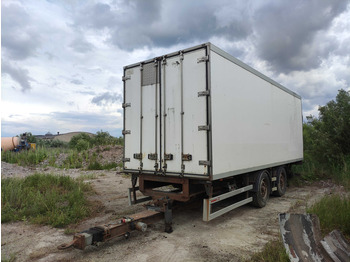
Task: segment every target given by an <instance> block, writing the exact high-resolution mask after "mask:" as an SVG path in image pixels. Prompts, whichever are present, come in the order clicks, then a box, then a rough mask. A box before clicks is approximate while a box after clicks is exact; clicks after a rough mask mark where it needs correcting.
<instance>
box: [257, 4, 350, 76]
mask: <svg viewBox="0 0 350 262" xmlns="http://www.w3.org/2000/svg"><path fill="white" fill-rule="evenodd" d="M347 3H348V2H347V1H344V0H334V1H317V0H311V1H277V2H272V3H270V4H266V5H264V6H262V7H261V8H260V9H258V10H257V11H256V12H255V15H254V25H255V33H256V49H257V53H258V55H259V57H260V58H262V59H264V60H266V61H268V62H269V63H270V64H271V66H272V67H273V69H274V70H275V71H277V72H278V71H279V72H281V71H282V72H286V71H293V70H308V69H311V68H315V67H317V66H319V65H320V63H321V59H320V57H323V58H326V57H328V55H329V54H330V52H331V51H332V50H335V49H337V44H338V43H337V42H335V41H333V39H332V38H325V37H323V34H324V30H326V29H327V28H329V27H330V26H331V23H332V21H333V19H334V18H335V17H336V16H338V15H339V14H340V13H342V12H344V11H345V10H346V5H347Z"/></svg>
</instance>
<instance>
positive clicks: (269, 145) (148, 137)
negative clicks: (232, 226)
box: [123, 43, 303, 220]
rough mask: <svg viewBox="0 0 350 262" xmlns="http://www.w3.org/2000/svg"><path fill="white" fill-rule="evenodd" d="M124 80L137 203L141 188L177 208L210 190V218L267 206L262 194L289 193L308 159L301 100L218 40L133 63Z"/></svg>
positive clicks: (129, 166)
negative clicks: (291, 173)
mask: <svg viewBox="0 0 350 262" xmlns="http://www.w3.org/2000/svg"><path fill="white" fill-rule="evenodd" d="M123 81H124V101H123V108H124V129H123V135H124V158H123V161H124V163H123V169H124V172H126V173H131V174H133V179H132V181H133V182H132V184H133V187H132V189H130V190H129V196H130V203H135V202H137V200H136V194H135V191H136V190H137V189H140V190H141V192H142V193H143V194H144V195H146V196H149V197H153V198H156V197H162V196H163V197H166V198H169V199H173V200H177V201H188V200H189V199H190V198H191V197H192V196H194V195H198V194H202V193H203V192H204V193H206V194H207V197H205V199H204V208H203V210H204V213H203V219H204V220H210V219H213V218H215V217H216V216H218V215H220V214H222V213H224V212H227V211H229V210H232V209H233V208H235V207H237V206H240V205H243V204H246V203H248V202H252V201H253V202H254V203H255V204H256V205H258V206H264V205H265V204H266V201H263V202H261V201H260V202H261V203H259V200H261V197H260V199H259V195H258V194H260V195H261V196H262V195H264V196H266V194H267V196H266V197H267V198H268V195H269V194H270V193H273V192H274V193H277V195H282V194H284V191H285V185H286V178H287V177H286V174H287V172H288V170H289V168H290V166H291V165H292V164H295V163H299V162H300V161H302V159H303V139H302V110H301V97H300V96H299V95H297V94H295V93H294V92H292V91H290V90H289V89H287V88H285V87H283V86H282V85H280V84H279V83H277V82H275V81H273V80H272V79H270V78H268V77H266V76H265V75H263V74H261V73H259V72H258V71H256V70H254V69H253V68H251V67H249V66H248V65H246V64H244V63H243V62H241V61H239V60H238V59H236V58H234V57H233V56H231V55H229V54H228V53H226V52H224V51H223V50H221V49H219V48H218V47H216V46H215V45H213V44H211V43H206V44H202V45H199V46H195V47H192V48H188V49H185V50H181V51H179V52H174V53H171V54H167V55H164V56H160V57H156V58H154V59H150V60H147V61H144V62H141V63H136V64H132V65H129V66H126V67H124V76H123ZM137 178H139V187H137V186H136V181H137ZM168 185H171V186H172V187H173V189H174V190H168V191H166V190H165V191H164V190H163V189H164V188H163V187H164V186H168ZM281 187H283V188H281ZM276 191H277V192H276ZM132 192H133V195H132V194H131V193H132ZM218 192H219V193H218ZM238 195H241V196H242V197H240V198H239V199H238V200H236V202H235V203H234V204H232V205H230V206H228V207H226V208H224V209H223V210H222V211H218V212H216V213H213V212H212V205H213V204H214V203H217V202H219V201H221V200H223V199H226V198H232V197H234V196H238ZM263 200H264V199H263ZM265 200H266V199H265Z"/></svg>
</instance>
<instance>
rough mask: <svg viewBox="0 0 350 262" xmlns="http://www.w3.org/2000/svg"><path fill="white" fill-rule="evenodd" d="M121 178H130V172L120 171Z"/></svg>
mask: <svg viewBox="0 0 350 262" xmlns="http://www.w3.org/2000/svg"><path fill="white" fill-rule="evenodd" d="M121 174H122V177H123V178H131V174H130V173H121Z"/></svg>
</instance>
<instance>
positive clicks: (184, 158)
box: [182, 154, 192, 161]
mask: <svg viewBox="0 0 350 262" xmlns="http://www.w3.org/2000/svg"><path fill="white" fill-rule="evenodd" d="M191 160H192V155H191V154H182V161H191Z"/></svg>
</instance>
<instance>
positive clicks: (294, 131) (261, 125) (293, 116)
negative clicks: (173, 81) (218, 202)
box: [211, 52, 303, 179]
mask: <svg viewBox="0 0 350 262" xmlns="http://www.w3.org/2000/svg"><path fill="white" fill-rule="evenodd" d="M211 80H212V82H211V84H212V92H211V99H212V126H213V128H212V141H213V173H214V179H217V178H221V177H226V176H232V175H234V174H239V173H244V172H245V171H250V170H253V169H257V168H263V167H264V166H273V165H279V164H283V163H287V162H293V160H295V161H298V160H300V159H302V157H303V147H302V127H301V125H302V119H301V116H302V115H301V100H300V99H299V98H297V97H295V96H293V95H291V94H289V93H287V92H286V91H284V90H282V89H280V88H278V87H276V86H274V85H273V84H271V83H269V82H267V81H265V80H264V79H262V78H260V77H259V76H257V75H255V74H252V73H251V72H249V71H247V70H246V69H244V68H242V67H240V66H238V65H236V64H234V63H232V62H231V61H229V60H228V59H226V58H224V57H222V56H220V55H218V54H216V53H215V52H211Z"/></svg>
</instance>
